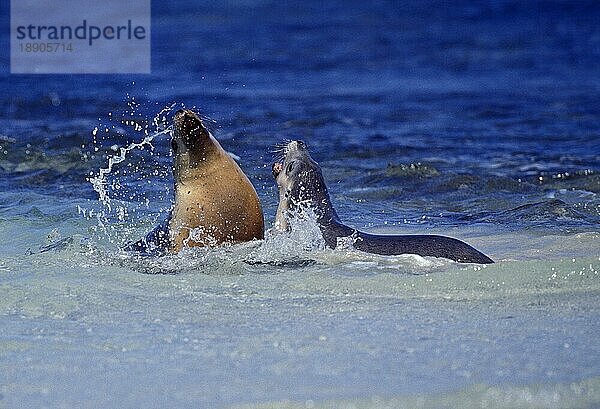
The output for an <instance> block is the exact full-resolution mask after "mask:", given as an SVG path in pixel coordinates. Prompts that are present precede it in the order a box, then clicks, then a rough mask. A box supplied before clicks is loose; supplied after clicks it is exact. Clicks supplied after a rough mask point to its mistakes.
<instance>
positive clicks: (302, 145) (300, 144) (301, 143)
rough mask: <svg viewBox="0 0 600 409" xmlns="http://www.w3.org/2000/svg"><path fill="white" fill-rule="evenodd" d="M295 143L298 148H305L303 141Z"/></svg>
mask: <svg viewBox="0 0 600 409" xmlns="http://www.w3.org/2000/svg"><path fill="white" fill-rule="evenodd" d="M296 143H297V144H298V147H299V148H306V144H305V143H304V141H296Z"/></svg>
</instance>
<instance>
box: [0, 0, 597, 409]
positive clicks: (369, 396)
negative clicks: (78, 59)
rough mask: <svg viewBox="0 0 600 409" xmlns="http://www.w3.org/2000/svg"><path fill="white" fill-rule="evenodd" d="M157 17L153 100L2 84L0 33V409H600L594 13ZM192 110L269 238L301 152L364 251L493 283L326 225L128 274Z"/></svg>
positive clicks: (157, 216) (163, 13) (550, 8)
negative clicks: (353, 243) (258, 206)
mask: <svg viewBox="0 0 600 409" xmlns="http://www.w3.org/2000/svg"><path fill="white" fill-rule="evenodd" d="M0 11H2V13H0V16H1V17H0V20H1V23H2V24H3V26H6V27H7V24H8V10H7V5H5V4H3V5H2V9H1V10H0ZM152 12H153V20H152V24H153V25H152V61H153V63H152V71H153V72H152V74H151V75H136V76H127V75H113V76H110V75H98V76H89V75H87V76H86V75H79V76H78V75H69V76H67V75H37V76H33V75H9V73H8V65H9V64H8V63H9V61H8V51H7V50H8V36H7V33H6V32H2V33H0V45H3V46H4V47H0V48H2V49H3V50H4V51H2V52H0V66H1V67H0V69H1V70H2V71H1V75H0V82H1V83H2V90H3V91H4V92H3V93H2V97H0V112H1V115H0V238H1V239H2V240H0V328H1V329H2V330H1V331H0V407H7V408H13V407H90V408H96V407H98V408H100V407H102V408H104V407H206V408H221V407H222V408H228V407H236V408H242V407H243V408H254V407H256V408H311V407H315V408H318V407H325V408H387V407H389V408H404V407H406V408H419V407H423V408H454V407H461V408H480V407H488V408H521V407H522V408H571V407H572V408H594V407H599V406H600V343H599V342H598V339H599V335H600V277H599V273H598V272H599V270H600V197H599V196H598V195H599V193H600V97H599V95H600V28H599V26H598V24H597V22H598V21H599V20H600V7H598V5H597V3H596V2H592V1H590V2H551V1H548V2H546V1H536V2H512V1H496V2H482V3H478V4H471V2H462V1H459V2H451V3H437V2H428V1H423V2H410V3H401V2H372V3H366V2H363V3H359V2H351V3H348V2H342V1H338V2H336V1H334V2H328V3H327V4H326V5H323V4H321V3H320V2H312V1H309V2H302V3H299V4H296V5H294V4H288V3H285V2H270V1H264V2H261V1H248V2H224V3H221V4H218V5H210V4H190V3H189V2H183V1H173V2H168V3H167V2H158V1H155V2H154V4H153V10H152ZM182 106H185V107H188V108H193V109H196V110H197V111H199V112H201V113H202V115H204V117H205V118H206V120H207V122H208V123H210V124H211V128H212V130H213V133H214V135H215V137H216V138H217V139H218V140H219V141H220V142H221V143H222V145H223V147H224V148H225V149H227V150H228V151H230V152H231V153H232V154H234V155H235V156H236V157H237V158H239V159H238V162H239V164H240V166H241V167H242V168H243V170H244V171H245V172H246V174H247V175H248V176H249V178H250V179H251V181H252V183H253V184H254V186H255V188H256V189H257V192H258V194H259V196H260V199H261V201H262V204H263V210H264V212H265V218H266V222H267V227H270V226H271V225H272V223H273V220H274V215H275V209H276V206H277V190H276V187H275V183H274V181H273V178H272V175H271V167H270V165H271V162H272V160H273V153H272V150H273V147H274V146H275V145H276V144H278V143H281V142H282V141H285V140H292V139H302V140H304V141H305V142H306V143H307V145H308V146H309V149H310V150H311V152H312V154H313V157H314V158H315V159H316V160H317V161H318V162H319V163H320V164H321V166H322V168H323V172H324V175H325V178H326V180H327V182H328V186H329V189H330V193H331V195H332V199H333V201H334V204H335V205H336V208H337V210H338V213H339V214H340V216H341V218H342V219H343V220H344V221H345V222H346V223H348V224H350V225H353V226H356V227H359V228H362V229H366V230H369V231H375V232H381V233H406V234H410V233H432V234H433V233H435V234H445V235H449V236H452V237H457V238H460V239H462V240H464V241H467V242H468V243H470V244H472V245H473V246H475V247H476V248H478V249H479V250H481V251H483V252H484V253H486V254H488V255H489V256H490V257H492V258H493V259H494V260H496V261H497V262H496V264H493V265H488V266H478V265H464V264H457V263H453V262H451V261H448V260H442V259H435V258H422V257H418V256H413V255H404V256H394V257H381V256H374V255H369V254H364V253H360V252H356V251H353V250H351V249H339V250H329V249H325V248H324V246H323V243H322V240H321V239H320V237H319V235H318V231H317V228H316V226H315V225H314V223H312V222H311V221H310V220H308V221H304V222H301V224H300V225H299V226H298V227H299V228H298V229H297V230H296V231H295V232H293V233H292V234H291V235H289V236H285V235H283V236H281V235H280V236H272V235H270V234H267V237H266V239H265V240H264V241H261V242H255V243H248V244H244V245H238V246H227V247H222V248H216V249H193V250H186V251H184V252H183V253H181V254H179V255H177V256H167V257H162V258H142V257H132V256H131V255H128V254H125V253H123V252H122V251H121V250H120V249H121V248H122V246H123V245H124V244H126V243H128V242H130V241H132V240H135V239H137V238H139V237H141V236H142V235H143V234H144V233H145V232H147V231H148V230H149V229H151V228H152V227H153V226H154V225H156V223H157V222H159V221H160V220H161V219H162V218H164V217H165V216H166V214H167V212H168V210H169V207H170V203H171V198H172V184H173V181H172V175H171V173H170V166H171V161H172V157H171V155H170V152H169V134H168V129H166V128H167V127H168V125H169V121H170V119H171V118H172V114H173V112H174V110H176V109H178V108H180V107H182Z"/></svg>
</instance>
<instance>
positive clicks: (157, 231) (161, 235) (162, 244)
mask: <svg viewBox="0 0 600 409" xmlns="http://www.w3.org/2000/svg"><path fill="white" fill-rule="evenodd" d="M170 221H171V214H169V216H168V217H167V218H166V219H165V220H163V221H162V223H160V224H159V225H158V226H156V227H155V228H154V229H152V230H151V231H150V232H149V233H148V234H147V235H146V237H144V238H143V239H140V240H138V241H136V242H135V243H131V244H128V245H127V246H126V247H125V251H131V252H136V253H142V254H145V255H149V256H155V255H161V254H164V253H166V252H167V251H168V249H169V246H170V239H169V222H170Z"/></svg>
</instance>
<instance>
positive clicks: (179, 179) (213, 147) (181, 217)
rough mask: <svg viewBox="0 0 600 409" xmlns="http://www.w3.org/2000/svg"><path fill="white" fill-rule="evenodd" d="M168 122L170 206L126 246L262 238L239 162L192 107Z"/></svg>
mask: <svg viewBox="0 0 600 409" xmlns="http://www.w3.org/2000/svg"><path fill="white" fill-rule="evenodd" d="M173 122H174V123H173V125H174V126H173V137H172V140H171V147H172V149H173V155H174V166H173V177H174V182H175V189H174V190H175V202H174V205H173V208H172V210H171V213H170V214H169V216H168V217H167V219H166V220H165V221H164V222H163V223H161V224H160V225H159V226H157V227H156V228H155V229H154V230H152V231H151V232H150V233H148V235H147V236H146V237H145V238H144V239H142V240H140V241H138V242H137V243H135V244H133V245H132V246H129V250H137V251H142V252H145V253H157V252H159V253H162V252H170V253H177V252H179V251H180V250H181V249H182V248H184V247H195V246H215V245H219V244H223V243H240V242H246V241H251V240H255V239H262V238H263V237H264V219H263V212H262V207H261V204H260V201H259V199H258V195H257V194H256V190H254V187H253V186H252V184H251V183H250V180H248V178H247V177H246V175H245V174H244V172H243V171H242V170H241V169H240V167H239V166H238V164H237V163H236V162H235V161H234V160H233V158H232V157H231V156H230V155H229V154H228V153H227V152H225V150H224V149H223V148H222V147H221V145H220V144H219V142H217V140H216V139H215V138H214V137H213V136H212V135H211V134H210V132H209V131H208V129H206V127H205V126H204V124H203V122H202V120H201V119H200V117H199V116H198V115H196V114H195V113H194V112H192V111H190V110H179V111H177V112H176V113H175V118H174V121H173Z"/></svg>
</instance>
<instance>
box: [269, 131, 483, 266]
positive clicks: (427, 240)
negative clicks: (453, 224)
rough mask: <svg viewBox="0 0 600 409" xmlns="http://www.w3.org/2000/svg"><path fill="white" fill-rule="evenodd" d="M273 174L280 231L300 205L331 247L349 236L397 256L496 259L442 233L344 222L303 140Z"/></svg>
mask: <svg viewBox="0 0 600 409" xmlns="http://www.w3.org/2000/svg"><path fill="white" fill-rule="evenodd" d="M273 176H274V177H275V180H276V181H277V185H278V187H279V206H278V208H277V216H276V220H275V228H276V229H278V230H287V229H289V225H288V217H292V215H293V211H294V210H296V209H298V208H299V207H300V206H304V207H308V208H310V209H312V210H313V211H314V213H315V215H316V218H317V222H318V224H319V228H320V230H321V233H322V234H323V238H324V239H325V242H326V243H327V246H329V247H330V248H335V247H336V246H337V245H338V239H340V238H346V237H347V238H349V239H351V240H352V241H353V243H354V244H353V246H354V248H355V249H357V250H361V251H365V252H367V253H374V254H382V255H396V254H418V255H420V256H432V257H443V258H447V259H450V260H454V261H457V262H460V263H479V264H489V263H493V262H494V261H493V260H492V259H491V258H489V257H488V256H486V255H485V254H483V253H481V252H480V251H478V250H476V249H474V248H473V247H471V246H469V245H468V244H467V243H464V242H462V241H460V240H457V239H453V238H451V237H445V236H438V235H383V234H370V233H365V232H362V231H360V230H357V229H354V228H352V227H348V226H346V225H345V224H344V223H342V222H341V221H340V218H339V217H338V215H337V213H336V211H335V209H334V208H333V204H332V203H331V198H330V197H329V193H328V192H327V186H326V185H325V180H324V179H323V174H322V173H321V168H320V167H319V165H318V163H317V162H315V161H314V160H313V159H312V158H311V157H310V154H309V152H308V150H307V148H306V145H305V144H304V143H303V142H302V141H292V142H290V143H289V144H287V146H286V147H285V149H284V159H283V160H282V161H279V162H276V163H274V164H273Z"/></svg>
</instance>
